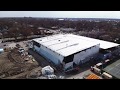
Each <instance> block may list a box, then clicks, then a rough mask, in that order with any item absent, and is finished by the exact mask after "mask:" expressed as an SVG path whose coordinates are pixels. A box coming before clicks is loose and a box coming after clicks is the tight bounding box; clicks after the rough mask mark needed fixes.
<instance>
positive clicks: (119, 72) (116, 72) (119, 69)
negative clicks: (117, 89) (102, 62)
mask: <svg viewBox="0 0 120 90" xmlns="http://www.w3.org/2000/svg"><path fill="white" fill-rule="evenodd" d="M103 70H104V71H105V72H107V73H109V74H110V75H112V76H114V77H116V78H118V79H120V60H117V61H116V62H114V63H112V64H110V65H108V66H107V67H105V68H104V69H103Z"/></svg>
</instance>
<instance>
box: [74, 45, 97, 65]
mask: <svg viewBox="0 0 120 90" xmlns="http://www.w3.org/2000/svg"><path fill="white" fill-rule="evenodd" d="M98 52H99V45H97V46H95V47H92V48H90V49H87V50H85V51H82V52H80V53H77V54H75V55H74V59H73V62H75V63H76V64H78V65H79V63H80V61H82V60H85V59H86V58H87V57H90V56H92V55H94V54H96V53H98Z"/></svg>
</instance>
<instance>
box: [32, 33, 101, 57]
mask: <svg viewBox="0 0 120 90" xmlns="http://www.w3.org/2000/svg"><path fill="white" fill-rule="evenodd" d="M33 40H34V41H36V42H38V43H40V44H41V45H43V46H45V47H47V48H49V49H51V50H52V51H55V52H56V53H58V54H60V55H62V56H69V55H71V54H74V53H76V52H79V51H82V50H84V49H87V48H90V47H92V46H95V45H98V44H99V43H98V42H91V41H90V40H87V39H84V38H80V36H77V35H73V34H57V35H52V36H47V37H42V38H36V39H33Z"/></svg>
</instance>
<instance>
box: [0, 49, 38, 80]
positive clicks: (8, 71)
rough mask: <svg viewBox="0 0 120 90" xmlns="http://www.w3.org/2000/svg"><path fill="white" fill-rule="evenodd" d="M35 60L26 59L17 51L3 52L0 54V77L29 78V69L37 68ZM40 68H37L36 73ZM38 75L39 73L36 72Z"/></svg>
mask: <svg viewBox="0 0 120 90" xmlns="http://www.w3.org/2000/svg"><path fill="white" fill-rule="evenodd" d="M38 67H39V64H38V63H37V62H36V61H29V60H28V61H26V60H24V59H23V58H22V57H21V56H20V55H19V54H18V53H17V52H13V51H11V52H5V53H2V54H0V78H1V79H6V78H9V79H12V78H13V79H14V78H15V79H19V78H22V79H26V75H27V78H30V75H29V76H28V74H30V72H31V71H33V70H34V69H35V68H38ZM39 72H40V69H39V70H38V73H39ZM38 75H40V74H38Z"/></svg>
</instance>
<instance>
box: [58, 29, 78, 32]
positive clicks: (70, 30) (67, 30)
mask: <svg viewBox="0 0 120 90" xmlns="http://www.w3.org/2000/svg"><path fill="white" fill-rule="evenodd" d="M60 30H61V31H63V32H68V33H69V32H74V31H76V29H73V28H60Z"/></svg>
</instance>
